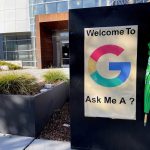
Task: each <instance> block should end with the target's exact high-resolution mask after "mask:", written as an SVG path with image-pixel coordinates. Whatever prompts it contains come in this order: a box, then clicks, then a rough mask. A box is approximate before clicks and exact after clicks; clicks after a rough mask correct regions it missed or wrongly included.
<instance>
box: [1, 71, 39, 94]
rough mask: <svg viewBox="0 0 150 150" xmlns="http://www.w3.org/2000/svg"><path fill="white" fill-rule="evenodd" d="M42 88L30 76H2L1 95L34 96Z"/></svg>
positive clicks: (13, 74) (10, 74)
mask: <svg viewBox="0 0 150 150" xmlns="http://www.w3.org/2000/svg"><path fill="white" fill-rule="evenodd" d="M39 90H40V86H39V84H38V83H37V81H36V79H35V78H34V77H33V76H31V75H29V74H15V73H9V74H2V75H0V94H13V95H34V94H36V93H38V92H39Z"/></svg>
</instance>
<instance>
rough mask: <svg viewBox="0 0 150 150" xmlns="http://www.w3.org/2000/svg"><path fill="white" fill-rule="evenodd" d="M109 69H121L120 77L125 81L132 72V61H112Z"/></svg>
mask: <svg viewBox="0 0 150 150" xmlns="http://www.w3.org/2000/svg"><path fill="white" fill-rule="evenodd" d="M109 70H120V74H119V76H118V78H119V79H120V80H121V81H122V82H125V81H126V79H127V78H128V77H129V74H130V70H131V63H130V62H110V63H109Z"/></svg>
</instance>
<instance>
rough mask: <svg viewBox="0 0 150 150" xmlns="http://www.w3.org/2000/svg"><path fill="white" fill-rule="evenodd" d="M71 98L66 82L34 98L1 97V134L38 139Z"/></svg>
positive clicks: (21, 96)
mask: <svg viewBox="0 0 150 150" xmlns="http://www.w3.org/2000/svg"><path fill="white" fill-rule="evenodd" d="M68 96H69V85H68V83H66V82H64V83H61V84H59V85H57V86H55V87H53V88H52V89H49V90H48V91H47V92H43V93H39V94H37V95H34V96H28V95H3V94H1V95H0V132H1V133H9V134H15V135H23V136H32V137H36V136H37V135H38V134H39V133H40V132H41V130H42V129H43V127H44V126H45V124H46V123H47V121H48V119H49V117H50V115H52V113H53V112H54V111H55V110H56V109H60V108H61V107H62V106H63V104H64V102H65V101H66V100H67V99H68Z"/></svg>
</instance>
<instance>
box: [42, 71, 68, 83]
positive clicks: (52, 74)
mask: <svg viewBox="0 0 150 150" xmlns="http://www.w3.org/2000/svg"><path fill="white" fill-rule="evenodd" d="M44 79H45V82H46V83H51V84H53V83H59V82H62V81H67V80H68V77H67V76H66V74H64V73H63V72H62V71H48V72H46V73H45V74H44Z"/></svg>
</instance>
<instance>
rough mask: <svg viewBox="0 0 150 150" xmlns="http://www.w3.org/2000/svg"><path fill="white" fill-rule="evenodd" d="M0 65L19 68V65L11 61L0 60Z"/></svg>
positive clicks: (14, 68) (13, 68)
mask: <svg viewBox="0 0 150 150" xmlns="http://www.w3.org/2000/svg"><path fill="white" fill-rule="evenodd" d="M0 66H8V68H9V69H10V70H17V69H21V67H20V66H18V65H15V64H11V63H9V62H5V61H0Z"/></svg>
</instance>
